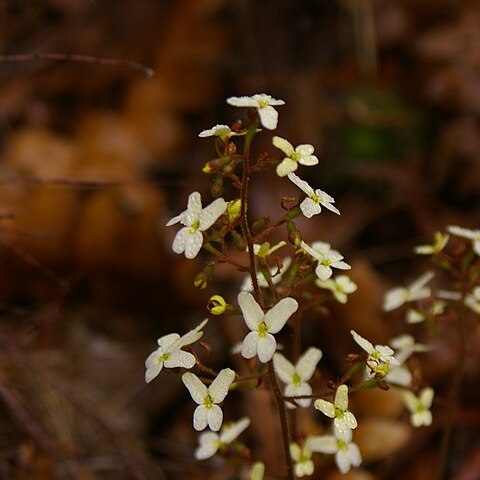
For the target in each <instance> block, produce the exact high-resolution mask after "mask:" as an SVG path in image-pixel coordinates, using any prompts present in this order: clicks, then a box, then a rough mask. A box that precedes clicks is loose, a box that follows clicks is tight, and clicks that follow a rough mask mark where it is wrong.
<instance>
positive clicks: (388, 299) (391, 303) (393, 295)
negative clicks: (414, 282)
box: [383, 287, 408, 312]
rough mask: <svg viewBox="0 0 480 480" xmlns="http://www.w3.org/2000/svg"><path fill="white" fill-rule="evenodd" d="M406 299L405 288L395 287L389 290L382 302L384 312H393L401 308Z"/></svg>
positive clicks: (406, 292)
mask: <svg viewBox="0 0 480 480" xmlns="http://www.w3.org/2000/svg"><path fill="white" fill-rule="evenodd" d="M407 298H408V291H407V289H406V288H403V287H397V288H393V289H392V290H389V291H388V292H387V293H386V294H385V299H384V301H383V309H384V310H385V311H386V312H390V311H391V310H395V309H396V308H398V307H401V306H402V305H403V304H404V303H405V301H406V300H407Z"/></svg>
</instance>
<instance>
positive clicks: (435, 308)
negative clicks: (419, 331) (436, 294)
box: [406, 300, 447, 323]
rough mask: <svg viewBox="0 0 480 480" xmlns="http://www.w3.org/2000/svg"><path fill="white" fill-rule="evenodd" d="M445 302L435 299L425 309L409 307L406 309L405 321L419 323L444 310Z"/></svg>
mask: <svg viewBox="0 0 480 480" xmlns="http://www.w3.org/2000/svg"><path fill="white" fill-rule="evenodd" d="M446 306H447V304H446V303H445V302H443V301H442V300H435V301H434V302H433V303H432V304H431V305H430V306H429V307H428V309H427V310H419V309H416V308H409V309H408V311H407V316H406V321H407V323H420V322H424V321H425V320H428V319H431V318H433V317H435V316H437V315H441V314H442V313H443V312H444V311H445V307H446Z"/></svg>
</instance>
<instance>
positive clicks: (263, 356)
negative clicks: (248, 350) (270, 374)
mask: <svg viewBox="0 0 480 480" xmlns="http://www.w3.org/2000/svg"><path fill="white" fill-rule="evenodd" d="M276 348H277V341H276V340H275V337H274V336H273V335H270V334H269V333H267V334H266V335H265V336H264V337H258V342H257V355H258V358H259V360H260V361H261V362H262V363H267V362H269V361H270V360H271V359H272V357H273V354H274V353H275V350H276Z"/></svg>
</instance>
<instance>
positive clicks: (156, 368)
mask: <svg viewBox="0 0 480 480" xmlns="http://www.w3.org/2000/svg"><path fill="white" fill-rule="evenodd" d="M147 360H148V359H147ZM162 368H163V362H156V363H152V364H151V365H150V366H149V367H147V370H146V371H145V382H146V383H150V382H151V381H152V380H153V379H154V378H155V377H157V376H158V374H159V373H160V372H161V371H162Z"/></svg>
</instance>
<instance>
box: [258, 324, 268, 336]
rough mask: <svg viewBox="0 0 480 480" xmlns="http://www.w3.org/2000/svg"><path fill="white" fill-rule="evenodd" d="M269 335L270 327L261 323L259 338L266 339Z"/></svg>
mask: <svg viewBox="0 0 480 480" xmlns="http://www.w3.org/2000/svg"><path fill="white" fill-rule="evenodd" d="M267 333H268V326H267V324H266V323H265V322H262V323H260V325H258V336H259V337H266V336H267Z"/></svg>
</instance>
